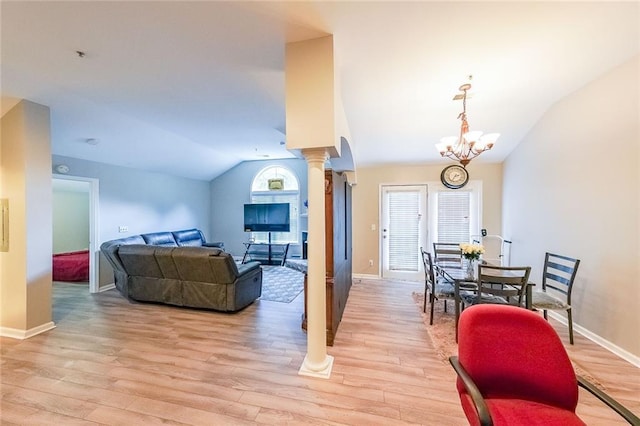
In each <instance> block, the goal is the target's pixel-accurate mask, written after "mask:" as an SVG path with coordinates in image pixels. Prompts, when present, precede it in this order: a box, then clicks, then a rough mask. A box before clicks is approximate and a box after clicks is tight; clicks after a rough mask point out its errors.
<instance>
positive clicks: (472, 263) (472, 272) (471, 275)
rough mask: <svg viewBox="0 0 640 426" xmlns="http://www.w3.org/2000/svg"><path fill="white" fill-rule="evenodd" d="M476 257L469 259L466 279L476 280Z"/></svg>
mask: <svg viewBox="0 0 640 426" xmlns="http://www.w3.org/2000/svg"><path fill="white" fill-rule="evenodd" d="M476 262H477V261H476V259H467V273H466V279H467V280H470V281H473V280H475V279H476V278H475V276H476Z"/></svg>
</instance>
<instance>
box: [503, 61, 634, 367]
mask: <svg viewBox="0 0 640 426" xmlns="http://www.w3.org/2000/svg"><path fill="white" fill-rule="evenodd" d="M639 76H640V59H639V57H636V58H634V59H633V60H631V61H629V62H627V63H625V64H623V65H622V66H620V67H619V68H617V69H615V70H613V71H611V72H610V73H608V74H606V75H604V76H602V77H600V78H599V79H596V80H594V81H593V82H591V83H589V84H588V85H587V86H585V87H583V88H581V89H580V90H578V91H576V92H575V93H572V94H570V95H569V96H567V97H566V98H564V99H562V100H561V101H559V102H558V103H556V104H555V105H554V106H553V107H551V108H550V109H549V110H548V111H547V112H546V113H545V115H544V116H543V117H542V118H541V119H540V121H539V122H538V123H537V124H536V126H535V127H534V128H533V129H532V130H531V131H530V132H529V134H528V135H527V136H526V138H525V139H524V140H523V141H522V142H521V143H520V145H519V146H518V148H517V149H516V150H515V151H514V152H513V153H512V154H511V155H510V156H509V157H508V158H507V160H506V161H505V164H504V189H503V194H504V197H503V223H504V226H503V229H504V231H503V233H504V234H505V235H509V236H510V238H511V240H512V241H513V247H512V248H513V251H512V261H511V263H512V264H513V265H517V264H527V265H533V266H534V270H533V271H532V277H533V279H534V280H537V281H538V282H540V277H541V267H542V264H543V262H544V253H545V251H551V252H556V253H559V254H564V255H567V256H571V257H577V258H579V259H581V261H582V263H581V264H580V269H579V271H578V275H577V279H576V282H575V288H574V291H573V306H574V323H577V324H579V325H580V326H582V327H584V328H586V329H587V330H588V331H590V332H592V333H595V334H597V335H598V336H600V337H601V338H604V339H606V340H607V341H609V342H611V343H613V344H614V345H617V346H618V347H619V348H622V349H623V350H624V351H627V352H629V353H631V354H633V355H635V356H637V357H640V332H639V331H638V330H640V249H639V241H640V228H639V219H640V216H639V212H640V210H639V208H638V207H639V206H638V200H639V193H640V179H639V176H640V175H639V171H638V169H639V156H640V149H639V147H640V123H639V117H640V110H639V107H638V103H639V93H640V92H639V84H638V79H639V78H640V77H639Z"/></svg>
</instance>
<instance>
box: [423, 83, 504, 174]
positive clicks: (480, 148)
mask: <svg viewBox="0 0 640 426" xmlns="http://www.w3.org/2000/svg"><path fill="white" fill-rule="evenodd" d="M469 79H471V76H469ZM469 89H471V84H469V83H466V84H463V85H462V86H460V91H461V92H462V94H457V95H456V96H454V98H453V100H459V99H462V112H461V113H460V114H459V115H458V118H459V119H460V120H461V121H462V124H461V126H460V135H459V136H447V137H444V138H442V139H440V143H438V144H436V148H437V149H438V151H440V155H442V156H443V157H449V158H454V159H456V160H458V161H459V162H460V164H462V166H463V167H466V166H467V164H469V163H470V162H471V160H473V159H474V158H476V157H477V156H478V155H480V154H482V153H483V152H485V151H488V150H490V149H491V148H493V144H494V143H495V142H496V140H497V139H498V137H499V136H500V133H488V134H486V135H483V134H482V132H480V131H477V130H476V131H473V132H471V131H469V123H468V122H467V92H468V91H469Z"/></svg>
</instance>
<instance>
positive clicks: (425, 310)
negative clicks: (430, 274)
mask: <svg viewBox="0 0 640 426" xmlns="http://www.w3.org/2000/svg"><path fill="white" fill-rule="evenodd" d="M422 312H427V287H426V286H425V287H424V305H423V306H422Z"/></svg>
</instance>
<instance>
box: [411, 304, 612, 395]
mask: <svg viewBox="0 0 640 426" xmlns="http://www.w3.org/2000/svg"><path fill="white" fill-rule="evenodd" d="M411 296H412V297H413V301H414V302H415V303H416V306H417V307H418V309H419V310H420V315H422V320H423V322H424V325H425V327H426V328H427V333H429V337H430V338H431V341H432V342H433V346H434V348H435V350H436V352H437V353H438V356H439V357H440V359H441V360H442V361H443V362H445V363H447V364H448V363H449V357H450V356H452V355H458V344H457V343H456V339H455V330H456V323H455V318H456V315H455V307H454V305H453V301H452V300H447V312H444V301H443V300H438V301H436V302H435V305H434V312H433V325H429V309H430V305H429V304H428V303H427V312H426V313H425V312H423V311H422V310H423V305H424V293H417V292H413V294H412V295H411ZM571 362H572V364H573V369H574V370H575V372H576V375H578V376H582V377H584V378H585V379H587V380H589V381H590V382H591V383H593V384H594V385H595V386H597V387H599V388H600V389H602V390H606V388H605V386H604V385H603V384H602V383H600V382H599V381H598V380H597V379H596V378H595V377H593V375H591V374H590V373H589V372H587V370H585V369H584V368H583V367H581V366H580V365H578V364H577V363H576V362H575V361H573V360H572V361H571Z"/></svg>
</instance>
